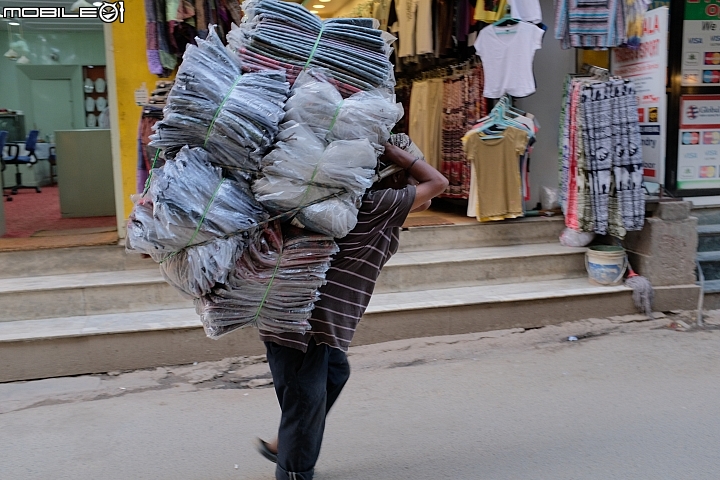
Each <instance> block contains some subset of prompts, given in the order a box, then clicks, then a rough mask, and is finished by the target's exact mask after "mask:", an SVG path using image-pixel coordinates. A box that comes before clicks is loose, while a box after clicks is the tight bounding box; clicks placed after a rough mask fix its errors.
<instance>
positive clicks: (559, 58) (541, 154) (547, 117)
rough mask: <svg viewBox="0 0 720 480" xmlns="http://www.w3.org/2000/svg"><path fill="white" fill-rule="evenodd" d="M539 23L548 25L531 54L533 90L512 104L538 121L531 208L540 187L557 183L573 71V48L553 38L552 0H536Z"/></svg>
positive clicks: (532, 162) (531, 184) (532, 158)
mask: <svg viewBox="0 0 720 480" xmlns="http://www.w3.org/2000/svg"><path fill="white" fill-rule="evenodd" d="M540 5H541V7H542V12H543V23H545V25H547V26H548V30H547V32H545V37H544V39H543V48H542V49H540V50H538V51H537V52H536V53H535V63H534V65H535V81H536V83H537V91H536V92H535V94H534V95H531V96H530V97H527V98H522V99H518V100H516V102H515V104H516V105H517V106H518V107H519V108H521V109H522V110H525V111H527V112H531V113H532V114H533V115H535V116H536V117H537V118H538V121H539V122H540V127H541V128H540V132H539V133H538V136H537V142H536V143H535V147H534V149H533V153H532V156H531V159H530V187H531V189H532V198H531V200H530V202H528V203H527V206H528V207H529V208H531V207H532V208H534V207H535V204H536V203H537V202H538V201H539V198H540V187H541V186H543V185H544V186H548V187H555V188H557V186H558V171H559V167H558V134H559V119H560V107H561V103H562V94H563V92H562V89H563V84H564V82H565V77H566V75H567V74H569V73H574V72H575V49H571V50H563V49H561V48H560V41H559V40H556V39H555V38H554V34H553V32H554V29H555V22H554V18H555V10H554V7H553V2H552V0H540Z"/></svg>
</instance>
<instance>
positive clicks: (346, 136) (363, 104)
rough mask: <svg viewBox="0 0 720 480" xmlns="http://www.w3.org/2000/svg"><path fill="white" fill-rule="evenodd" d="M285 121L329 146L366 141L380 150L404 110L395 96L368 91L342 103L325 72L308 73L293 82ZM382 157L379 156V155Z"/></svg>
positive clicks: (317, 70) (286, 106)
mask: <svg viewBox="0 0 720 480" xmlns="http://www.w3.org/2000/svg"><path fill="white" fill-rule="evenodd" d="M285 112H286V114H285V121H288V120H294V121H296V122H298V123H303V124H307V125H309V126H310V127H311V128H312V130H313V132H315V134H316V135H317V136H318V137H319V138H321V139H324V140H327V141H328V142H332V141H333V140H357V139H367V140H369V141H370V142H372V143H374V144H376V145H378V146H381V145H384V144H385V143H386V142H387V141H388V139H389V138H390V131H391V130H392V129H393V127H394V126H395V124H397V122H399V121H400V119H401V118H402V116H403V108H402V105H401V104H399V103H395V97H394V95H389V94H387V93H383V92H381V91H379V90H371V91H366V92H359V93H356V94H354V95H352V96H350V97H348V98H346V99H345V100H343V99H342V96H341V95H340V93H339V92H338V91H337V89H336V88H335V87H334V86H332V85H331V84H330V83H329V82H328V79H327V72H326V71H323V70H320V69H311V70H308V71H306V72H303V73H302V74H301V75H300V76H299V77H298V79H297V81H296V82H295V85H294V87H293V90H292V96H291V97H290V98H289V99H288V101H287V103H286V104H285ZM381 153H382V152H381Z"/></svg>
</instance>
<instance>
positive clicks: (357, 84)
mask: <svg viewBox="0 0 720 480" xmlns="http://www.w3.org/2000/svg"><path fill="white" fill-rule="evenodd" d="M243 10H244V12H245V16H244V17H243V21H242V22H241V24H240V27H239V28H233V30H232V31H231V32H230V33H228V35H227V39H228V44H229V46H231V47H232V48H233V50H234V51H235V52H237V53H238V55H240V58H241V59H242V60H243V68H245V69H247V70H249V71H257V70H273V69H277V68H282V69H284V70H285V71H286V72H287V78H288V80H289V81H290V82H291V83H294V81H295V79H296V78H297V77H298V76H299V75H300V73H302V72H303V70H305V69H307V68H308V67H309V66H314V67H322V68H326V69H328V70H329V71H330V73H331V78H332V79H333V80H332V81H333V83H334V84H335V86H336V87H337V88H338V90H339V91H340V92H341V93H342V94H343V96H344V97H347V96H350V95H352V94H353V93H357V92H359V91H361V90H373V89H378V88H385V89H388V90H389V89H392V87H393V86H394V84H395V77H394V74H393V65H392V63H390V61H389V60H388V58H389V56H390V53H391V48H390V43H391V42H392V40H394V37H392V36H390V35H388V34H387V33H384V32H382V31H381V30H379V29H377V26H378V25H377V21H376V20H374V19H368V18H335V19H329V20H325V21H322V20H320V19H319V18H318V17H316V16H315V15H313V14H311V13H310V12H308V11H307V10H306V9H305V8H304V7H302V6H301V5H298V4H294V3H287V2H280V1H277V0H247V1H245V2H244V3H243Z"/></svg>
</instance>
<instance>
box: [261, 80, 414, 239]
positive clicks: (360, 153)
mask: <svg viewBox="0 0 720 480" xmlns="http://www.w3.org/2000/svg"><path fill="white" fill-rule="evenodd" d="M285 110H286V115H285V123H284V124H283V125H281V127H280V129H281V132H280V135H278V137H277V143H276V147H275V149H274V150H273V151H272V152H270V153H269V154H268V155H267V156H266V157H265V159H264V160H263V166H262V170H261V173H262V176H261V178H260V179H259V180H257V181H256V182H255V183H254V184H253V191H254V192H255V195H256V197H257V199H258V201H260V202H261V203H262V204H263V205H265V206H266V207H267V208H268V209H270V210H271V211H273V212H287V211H291V210H293V209H298V208H301V207H302V206H303V205H307V206H306V207H304V208H302V209H300V210H299V211H298V212H297V214H296V217H295V219H296V224H300V225H302V226H304V227H307V228H310V229H311V230H314V231H316V232H320V233H324V234H326V235H330V236H332V237H337V238H342V237H344V236H345V235H347V234H348V233H349V232H350V230H352V229H353V228H354V227H355V225H356V223H357V214H358V209H357V204H358V202H359V199H360V197H362V195H363V193H365V190H367V188H368V187H370V185H372V180H371V179H372V177H373V175H374V173H375V169H376V167H377V153H378V151H379V152H382V147H381V145H384V144H385V143H386V142H387V140H388V138H390V130H391V129H392V127H393V126H394V125H395V124H396V123H397V122H398V120H399V119H400V117H402V107H401V106H399V105H398V104H396V103H394V101H393V98H392V97H391V96H389V95H384V94H382V93H381V92H378V91H373V92H360V93H357V94H355V95H352V96H351V97H349V98H347V99H345V100H343V99H342V97H341V96H340V93H339V92H338V91H337V89H336V88H335V87H334V86H333V85H331V84H330V83H329V82H327V79H326V77H325V76H324V75H323V72H319V71H317V70H308V71H307V72H304V73H303V74H301V76H300V77H299V78H298V80H297V81H296V82H295V86H294V87H293V95H292V97H290V99H289V100H288V101H287V103H286V105H285ZM323 199H324V200H323Z"/></svg>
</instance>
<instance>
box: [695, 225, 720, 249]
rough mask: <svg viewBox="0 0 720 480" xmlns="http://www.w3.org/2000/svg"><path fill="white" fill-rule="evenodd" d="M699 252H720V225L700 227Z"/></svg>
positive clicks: (698, 229) (698, 230)
mask: <svg viewBox="0 0 720 480" xmlns="http://www.w3.org/2000/svg"><path fill="white" fill-rule="evenodd" d="M697 232H698V252H712V251H717V250H720V224H713V225H698V227H697Z"/></svg>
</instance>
